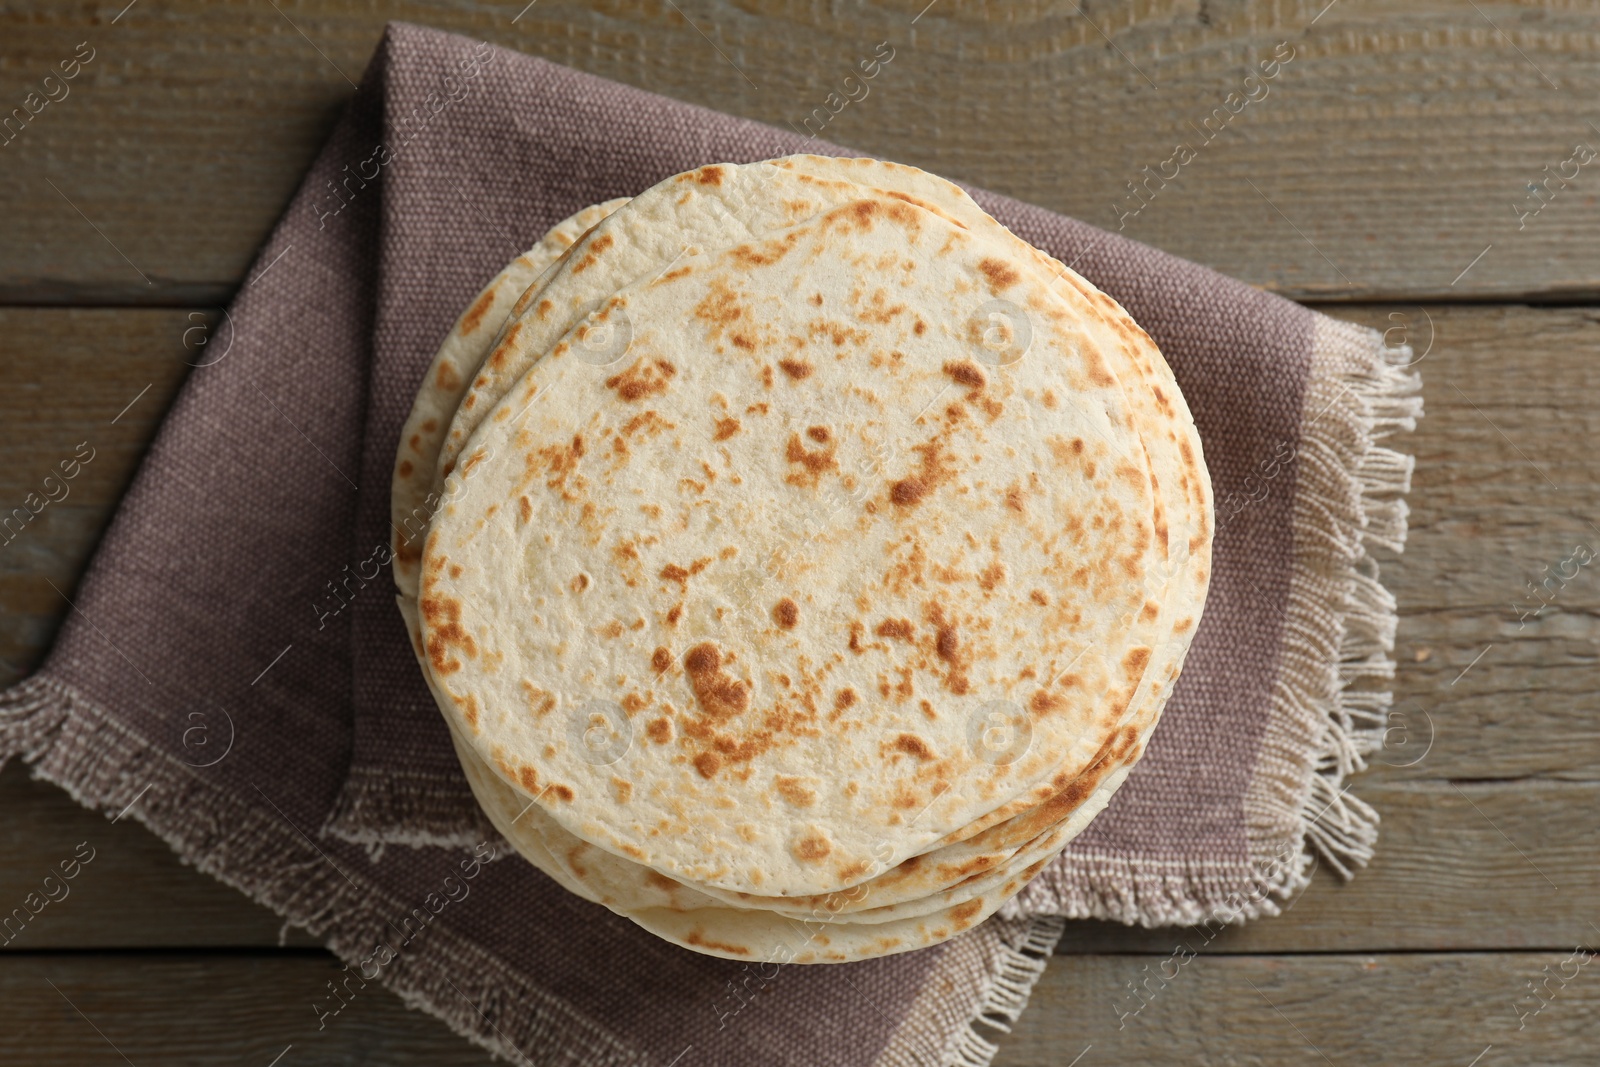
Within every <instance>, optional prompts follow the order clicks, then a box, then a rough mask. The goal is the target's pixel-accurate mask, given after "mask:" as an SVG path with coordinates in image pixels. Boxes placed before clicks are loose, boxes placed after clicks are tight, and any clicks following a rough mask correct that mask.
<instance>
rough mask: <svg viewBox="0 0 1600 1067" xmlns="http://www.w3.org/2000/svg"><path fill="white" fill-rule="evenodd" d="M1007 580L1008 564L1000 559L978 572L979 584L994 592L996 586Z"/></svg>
mask: <svg viewBox="0 0 1600 1067" xmlns="http://www.w3.org/2000/svg"><path fill="white" fill-rule="evenodd" d="M1005 580H1006V565H1005V564H1004V563H1001V562H1000V561H999V560H995V561H994V562H993V563H991V564H989V565H988V566H987V567H985V568H983V570H981V571H979V572H978V585H979V586H981V587H982V588H983V589H985V590H987V591H989V592H993V591H994V588H995V586H997V585H999V584H1000V583H1001V582H1003V581H1005Z"/></svg>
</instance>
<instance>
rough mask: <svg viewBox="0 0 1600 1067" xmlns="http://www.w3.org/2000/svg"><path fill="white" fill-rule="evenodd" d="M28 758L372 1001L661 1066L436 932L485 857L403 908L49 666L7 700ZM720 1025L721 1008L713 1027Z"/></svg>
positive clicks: (622, 1063)
mask: <svg viewBox="0 0 1600 1067" xmlns="http://www.w3.org/2000/svg"><path fill="white" fill-rule="evenodd" d="M15 756H21V757H23V758H24V759H25V760H26V761H27V762H29V763H30V764H31V765H32V766H33V772H34V774H35V776H37V777H40V778H43V779H45V780H47V781H50V782H53V783H55V784H56V785H58V786H60V787H61V788H63V789H65V790H66V791H67V792H68V793H69V794H71V796H72V798H73V799H74V800H76V801H77V802H78V803H79V804H82V805H83V806H85V807H89V808H97V809H99V810H102V811H105V812H107V813H108V814H112V813H115V815H116V818H117V819H121V818H123V817H124V816H126V817H127V818H130V819H136V820H138V821H139V822H141V823H143V824H144V825H145V826H147V827H148V828H149V829H150V830H151V831H152V832H154V833H155V834H156V835H157V836H158V837H160V838H161V839H162V840H164V841H166V842H167V844H168V845H170V846H171V847H172V849H173V850H174V851H175V852H176V853H177V854H178V856H179V857H180V858H183V859H184V862H186V863H189V864H191V865H193V866H194V867H196V868H198V869H199V870H201V871H204V872H205V873H207V874H209V875H211V876H212V877H214V878H216V879H218V880H219V881H221V882H223V883H224V884H226V885H229V886H232V887H233V888H234V889H237V890H239V891H240V892H242V893H244V894H245V895H246V896H248V897H250V898H251V899H252V900H255V901H257V902H259V903H261V904H264V905H266V906H267V907H269V908H271V909H272V910H273V911H275V912H277V913H278V914H279V915H281V916H283V917H284V919H285V920H287V922H288V923H289V924H291V925H294V926H298V927H301V928H303V929H305V930H307V931H309V932H310V933H311V934H312V935H313V936H315V937H317V938H319V939H321V940H323V941H324V942H325V943H326V944H327V946H328V948H329V949H330V950H331V951H332V952H334V954H335V955H337V956H339V957H340V959H342V960H344V961H345V970H344V972H342V973H341V976H340V977H339V982H340V984H341V985H342V986H343V987H344V992H345V993H346V994H354V995H355V996H359V995H360V994H361V991H362V990H363V989H365V987H366V985H367V984H368V983H371V982H379V983H381V984H383V985H386V986H387V987H388V988H390V989H391V990H393V991H394V992H395V993H396V994H398V995H399V997H400V999H401V1000H402V1001H404V1002H405V1003H406V1004H407V1006H409V1007H412V1008H416V1009H419V1010H422V1011H426V1012H428V1013H429V1014H432V1015H435V1016H437V1017H439V1018H440V1019H442V1020H443V1021H444V1022H445V1023H446V1025H448V1026H449V1027H450V1028H451V1029H452V1030H454V1031H456V1032H457V1033H458V1034H461V1035H462V1036H463V1037H466V1038H468V1039H469V1040H471V1041H474V1042H476V1043H477V1044H479V1045H481V1046H483V1047H485V1048H487V1049H489V1050H490V1051H491V1052H493V1053H495V1054H496V1055H498V1056H500V1057H502V1058H505V1059H507V1060H510V1061H512V1062H514V1063H522V1064H527V1063H528V1060H527V1058H526V1057H525V1056H524V1055H523V1054H522V1053H521V1052H520V1051H519V1048H546V1049H553V1048H559V1049H564V1050H567V1051H569V1052H572V1053H573V1054H574V1056H575V1057H576V1058H580V1059H581V1060H582V1062H584V1063H585V1064H593V1065H595V1067H646V1065H649V1064H655V1063H657V1062H658V1061H656V1060H655V1059H653V1058H652V1057H651V1056H649V1055H648V1054H647V1052H646V1051H645V1050H643V1049H640V1048H636V1047H633V1046H631V1045H629V1044H627V1043H625V1042H623V1041H621V1040H620V1039H618V1038H617V1037H616V1036H614V1035H613V1034H612V1033H611V1032H609V1031H608V1030H607V1029H605V1028H604V1027H602V1026H601V1025H599V1024H598V1023H596V1022H595V1021H593V1020H592V1019H590V1018H588V1017H587V1016H585V1015H583V1014H582V1013H581V1012H579V1011H578V1010H576V1009H575V1008H573V1007H572V1006H571V1005H570V1004H569V1003H568V1002H566V1001H565V1000H563V999H562V998H559V997H557V996H555V995H553V994H552V993H551V992H550V991H549V990H548V989H544V988H541V987H540V986H538V985H536V984H534V983H532V982H529V981H528V980H527V979H526V978H525V977H524V976H522V975H520V974H519V973H518V972H516V971H515V970H513V969H511V968H509V967H507V966H506V965H505V964H504V963H503V962H501V961H500V960H499V959H498V958H497V957H496V956H495V955H494V954H492V953H490V952H486V951H484V950H483V949H481V948H479V947H478V946H476V945H475V944H473V943H472V942H471V941H469V940H467V939H464V938H461V937H459V936H457V935H454V934H452V933H451V932H450V930H449V929H448V927H446V926H444V925H442V924H441V925H435V924H434V923H433V917H434V916H435V915H437V914H440V913H442V912H443V911H444V910H446V909H447V908H448V907H451V906H454V905H453V904H452V903H451V902H450V901H449V899H448V898H446V897H445V895H444V894H445V889H444V886H443V885H442V879H443V878H444V876H445V874H447V873H448V874H455V875H456V879H455V881H456V882H457V883H459V884H464V885H466V886H467V887H468V892H469V893H470V891H471V888H470V887H471V884H472V883H471V881H470V878H471V876H468V875H467V874H466V873H465V872H466V871H467V870H471V871H473V874H474V876H475V874H476V873H477V871H478V869H479V868H476V867H473V866H472V861H473V859H474V854H473V852H471V851H468V850H463V852H462V854H461V856H460V857H459V859H460V861H461V864H464V865H466V866H461V864H458V865H455V866H454V867H453V868H452V867H448V866H447V867H444V868H442V869H441V873H440V879H441V885H440V886H439V887H438V892H436V893H426V894H425V895H424V896H423V897H422V898H419V899H417V900H411V901H402V900H400V899H397V898H394V897H392V896H390V895H389V894H388V893H387V892H386V891H385V890H383V889H382V888H381V887H379V886H378V885H376V884H373V883H369V882H366V880H365V879H363V878H361V876H360V874H359V872H356V873H355V876H354V877H351V876H350V874H348V873H347V872H345V871H343V870H340V869H339V867H338V866H337V865H336V864H335V863H334V861H333V860H332V859H331V858H330V857H329V856H327V855H326V854H325V853H324V852H323V851H322V850H321V849H320V848H318V847H317V846H316V844H315V843H314V842H313V841H312V839H311V837H307V836H306V835H305V833H302V830H304V831H306V832H309V833H310V834H312V835H315V834H316V833H317V830H316V829H315V827H311V826H307V827H297V826H295V825H294V824H293V823H291V822H290V821H289V819H288V817H287V816H285V815H284V814H283V813H282V811H281V810H277V805H278V804H279V803H280V802H281V801H282V799H283V798H281V797H274V796H273V794H272V785H271V783H262V784H258V785H257V789H258V790H260V796H261V799H260V800H259V802H258V801H257V800H256V799H255V798H254V797H252V796H251V795H248V794H245V795H236V794H232V793H229V792H226V791H224V790H222V789H220V788H218V787H217V786H216V785H215V784H214V783H213V782H211V781H208V780H207V778H206V770H205V768H203V767H195V766H193V765H188V764H186V763H185V762H184V761H183V760H182V759H180V758H178V757H176V756H174V755H173V754H172V753H170V752H166V751H162V750H161V749H159V748H157V747H155V746H153V745H149V744H147V743H146V742H144V741H143V740H141V739H140V738H139V737H138V736H136V735H135V734H133V733H130V732H128V731H127V730H126V729H125V728H123V727H122V726H121V725H120V724H119V723H118V722H117V721H116V720H115V719H114V718H113V717H112V716H110V715H109V714H108V713H106V712H105V711H103V710H101V709H100V708H99V707H98V706H97V705H96V704H95V703H94V702H93V701H91V700H89V699H88V698H86V697H85V695H84V694H82V693H79V692H78V691H77V690H76V689H74V688H72V687H70V686H68V685H65V684H64V683H62V682H59V681H57V680H56V679H54V678H53V677H51V676H50V674H49V672H48V668H47V669H46V670H45V671H43V672H41V673H39V674H35V675H34V676H32V677H31V678H28V679H26V680H25V681H23V682H21V683H19V684H18V685H16V686H13V687H12V688H10V689H8V690H5V691H4V692H0V767H3V766H4V764H5V763H6V762H8V761H9V759H10V758H12V757H15ZM224 758H226V757H224ZM263 785H264V786H265V788H263ZM491 843H492V844H493V846H494V848H495V851H494V853H492V854H490V855H492V859H491V860H489V861H487V862H493V861H494V860H498V859H500V858H501V857H502V856H506V855H510V853H509V851H507V850H505V849H504V846H503V845H502V844H501V843H499V842H498V840H497V839H496V840H494V841H492V842H491ZM479 848H480V849H481V848H482V846H481V845H480V846H479ZM480 855H482V854H481V853H480ZM461 899H465V898H461ZM397 924H398V925H397ZM380 946H383V948H382V949H380ZM385 950H387V951H385ZM452 976H453V977H452ZM340 1005H341V1002H340V1001H339V1000H338V999H336V998H334V997H333V996H331V995H320V993H319V994H315V995H308V997H307V1001H306V1010H307V1012H308V1017H309V1013H310V1012H316V1013H317V1017H318V1018H319V1019H320V1020H322V1021H323V1022H324V1023H325V1024H326V1025H329V1026H336V1025H338V1022H337V1020H336V1019H334V1018H333V1016H335V1015H337V1010H335V1009H338V1010H342V1007H341V1006H340ZM324 1013H326V1015H327V1016H328V1017H327V1018H324ZM712 1018H713V1015H712V1013H711V1012H710V1011H709V1010H708V1012H707V1020H708V1022H709V1021H710V1020H711V1019H712ZM491 1019H493V1020H498V1021H497V1022H490V1021H489V1020H491Z"/></svg>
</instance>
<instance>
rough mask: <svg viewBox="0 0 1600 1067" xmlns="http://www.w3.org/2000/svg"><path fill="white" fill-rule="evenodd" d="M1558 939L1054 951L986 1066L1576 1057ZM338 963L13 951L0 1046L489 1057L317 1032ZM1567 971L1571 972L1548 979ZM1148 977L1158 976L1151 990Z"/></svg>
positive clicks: (1588, 997)
mask: <svg viewBox="0 0 1600 1067" xmlns="http://www.w3.org/2000/svg"><path fill="white" fill-rule="evenodd" d="M1592 936H1593V935H1591V937H1592ZM1592 943H1593V942H1592V941H1590V942H1588V944H1592ZM1572 949H1573V946H1567V947H1565V948H1563V949H1561V950H1559V951H1555V952H1548V953H1520V952H1503V953H1460V954H1448V955H1446V954H1433V953H1418V954H1375V955H1352V956H1274V957H1237V956H1231V957H1230V956H1211V955H1208V954H1206V953H1204V952H1201V953H1198V954H1197V955H1195V956H1194V957H1193V958H1184V959H1183V963H1182V965H1181V966H1180V965H1179V964H1178V962H1176V960H1175V959H1173V958H1172V957H1168V956H1135V955H1098V956H1082V957H1078V958H1074V959H1070V960H1067V959H1058V960H1056V961H1055V964H1054V965H1053V966H1052V967H1051V968H1050V969H1049V970H1048V971H1047V972H1046V973H1045V975H1044V977H1043V979H1041V981H1040V982H1039V984H1038V986H1037V987H1036V988H1035V990H1034V993H1033V999H1032V1003H1031V1005H1030V1007H1029V1009H1028V1011H1027V1012H1026V1013H1025V1014H1024V1015H1023V1017H1022V1020H1021V1022H1020V1023H1018V1025H1017V1026H1016V1028H1015V1030H1014V1031H1013V1032H1012V1033H1010V1034H1008V1035H1000V1036H1001V1040H1000V1042H999V1043H1000V1046H1001V1051H1000V1055H999V1056H998V1057H997V1058H996V1060H995V1064H996V1067H1067V1065H1068V1064H1069V1063H1072V1062H1073V1058H1074V1057H1076V1056H1080V1055H1082V1059H1080V1060H1078V1061H1077V1062H1078V1063H1079V1064H1081V1065H1082V1067H1093V1065H1095V1064H1100V1065H1105V1064H1135V1063H1136V1064H1141V1065H1149V1067H1161V1065H1164V1064H1173V1065H1183V1067H1194V1065H1211V1064H1258V1063H1259V1064H1287V1063H1304V1064H1312V1063H1316V1064H1321V1063H1325V1062H1326V1063H1335V1064H1353V1063H1378V1064H1412V1063H1434V1064H1446V1065H1453V1067H1467V1065H1468V1064H1470V1063H1472V1062H1473V1058H1474V1057H1475V1056H1478V1055H1480V1054H1482V1053H1483V1052H1484V1051H1485V1049H1486V1048H1488V1047H1489V1046H1493V1050H1492V1051H1491V1052H1489V1053H1488V1055H1487V1056H1485V1057H1484V1059H1483V1060H1481V1061H1479V1062H1480V1063H1481V1064H1483V1065H1484V1067H1493V1065H1496V1064H1509V1063H1541V1064H1576V1063H1588V1062H1591V1061H1592V1052H1593V1036H1592V1024H1593V1019H1594V1016H1595V1013H1596V1011H1597V1010H1600V978H1597V972H1596V964H1595V963H1594V962H1593V961H1591V962H1589V963H1588V964H1586V965H1584V966H1582V967H1580V966H1579V963H1578V961H1579V960H1581V958H1582V957H1581V956H1580V957H1577V958H1574V957H1573V955H1572ZM1568 960H1572V962H1567V961H1568ZM1563 964H1565V966H1563ZM1163 966H1164V967H1165V969H1164V970H1163ZM1547 968H1548V970H1547ZM336 970H337V968H336V967H335V966H334V964H333V963H332V962H331V960H329V959H328V958H326V957H321V956H318V955H312V954H263V955H237V954H235V955H227V956H218V955H205V954H192V953H169V954H162V955H143V954H100V953H85V954H73V955H68V956H62V955H52V954H41V955H36V956H29V957H22V958H13V959H10V960H8V961H7V964H6V966H5V967H4V968H0V997H3V999H4V1002H5V1004H6V1011H7V1014H8V1015H10V1016H11V1017H12V1018H17V1019H27V1020H28V1025H27V1026H8V1027H5V1028H3V1029H0V1058H3V1059H4V1061H5V1062H6V1063H8V1064H12V1063H14V1064H19V1065H30V1067H31V1065H33V1064H60V1063H71V1064H100V1063H104V1064H113V1063H123V1062H125V1061H126V1062H129V1063H134V1064H148V1063H175V1062H176V1063H183V1064H194V1065H197V1067H201V1065H211V1064H216V1065H219V1067H220V1065H224V1064H225V1065H229V1067H232V1065H236V1064H240V1063H245V1064H257V1065H261V1067H265V1065H267V1064H270V1063H272V1062H273V1057H275V1056H277V1055H279V1054H280V1053H283V1052H284V1050H285V1049H290V1051H289V1052H288V1054H287V1055H285V1056H284V1058H283V1060H282V1061H281V1062H282V1063H283V1064H284V1065H285V1067H288V1065H290V1064H294V1065H296V1067H310V1065H319V1064H329V1065H333V1064H339V1065H343V1064H350V1063H384V1064H394V1065H396V1067H403V1065H409V1064H448V1065H456V1064H460V1065H467V1064H474V1065H476V1064H488V1063H490V1062H493V1061H491V1060H490V1059H489V1058H488V1057H487V1056H486V1055H485V1054H484V1053H482V1052H481V1051H479V1050H476V1049H474V1048H473V1047H472V1046H471V1045H469V1044H467V1043H466V1042H465V1041H462V1040H461V1039H459V1038H457V1037H456V1036H455V1035H454V1034H452V1033H451V1032H450V1031H449V1030H448V1029H446V1027H445V1026H444V1024H442V1023H440V1022H438V1021H437V1020H435V1019H433V1018H431V1017H429V1016H426V1015H423V1014H421V1013H419V1012H413V1011H406V1010H405V1009H404V1008H403V1007H402V1006H401V1003H400V1001H399V1000H398V998H396V997H395V996H394V995H393V994H391V993H389V992H387V991H385V990H382V989H378V988H376V987H372V986H369V987H368V988H367V989H366V990H361V991H358V992H357V993H356V996H355V998H354V999H353V1000H352V1001H351V1002H350V1004H349V1006H348V1007H346V1008H345V1009H344V1011H343V1012H341V1013H340V1015H338V1016H337V1017H334V1018H332V1019H330V1020H329V1021H328V1025H327V1027H326V1028H325V1029H323V1030H321V1031H318V1030H317V1015H316V1013H315V1010H314V1009H313V1007H312V1004H313V1002H315V1001H319V1000H325V999H326V996H327V994H326V991H325V986H324V983H326V982H327V981H329V980H330V979H331V978H332V977H333V975H334V974H335V972H336ZM1563 973H1565V974H1568V975H1573V974H1575V977H1572V978H1570V979H1569V980H1568V981H1567V982H1566V984H1565V985H1562V984H1561V982H1560V977H1561V975H1562V974H1563ZM1163 974H1166V975H1172V976H1173V977H1172V978H1171V979H1170V980H1169V981H1165V982H1163V981H1162V979H1161V975H1163ZM1547 980H1548V984H1545V983H1546V982H1547ZM1530 981H1531V982H1534V983H1535V984H1538V985H1540V988H1541V989H1543V990H1546V992H1545V994H1544V998H1545V1006H1544V1007H1543V1009H1542V1010H1541V1011H1540V1012H1539V1013H1538V1014H1537V1015H1532V1014H1529V1016H1528V1017H1527V1018H1526V1020H1525V1025H1524V1026H1523V1027H1522V1029H1520V1030H1519V1029H1518V1025H1519V1017H1518V1011H1519V1010H1521V1011H1523V1012H1530V1013H1531V1011H1532V1008H1533V1007H1535V1006H1537V1003H1538V1002H1537V1001H1535V1000H1534V999H1533V997H1532V995H1531V994H1530V993H1529V991H1528V988H1529V987H1528V983H1529V982H1530ZM1130 982H1132V983H1134V984H1135V985H1136V986H1141V987H1142V988H1143V989H1145V990H1146V992H1145V993H1144V998H1143V1000H1144V1004H1145V1006H1144V1008H1143V1010H1142V1011H1139V1013H1138V1014H1137V1015H1133V1014H1128V1015H1126V1016H1124V1014H1123V1013H1131V1012H1133V1011H1134V1009H1136V1008H1137V1007H1138V1005H1139V1004H1140V1000H1139V999H1137V998H1136V997H1135V995H1134V993H1133V992H1132V990H1131V989H1130V988H1129V983H1130ZM1519 998H1520V999H1519ZM1119 1024H1120V1029H1119ZM1091 1046H1092V1047H1091ZM1085 1049H1089V1051H1088V1052H1087V1053H1086V1054H1085V1052H1084V1050H1085ZM119 1053H120V1054H121V1056H119ZM123 1057H125V1058H126V1059H125V1061H124V1059H123ZM686 1062H687V1063H689V1064H692V1063H693V1060H692V1059H690V1060H688V1061H686Z"/></svg>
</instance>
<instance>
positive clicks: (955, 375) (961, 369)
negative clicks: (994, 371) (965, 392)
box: [944, 359, 989, 389]
mask: <svg viewBox="0 0 1600 1067" xmlns="http://www.w3.org/2000/svg"><path fill="white" fill-rule="evenodd" d="M944 372H945V373H946V374H948V375H949V376H950V377H951V378H952V379H953V380H954V381H955V382H956V383H957V384H959V385H964V386H966V387H967V388H968V389H982V388H983V387H984V386H986V385H988V384H989V379H988V378H987V377H986V376H985V375H984V373H983V368H982V367H980V366H978V365H977V364H976V363H974V362H972V360H970V359H963V360H952V361H951V362H949V363H946V364H945V365H944Z"/></svg>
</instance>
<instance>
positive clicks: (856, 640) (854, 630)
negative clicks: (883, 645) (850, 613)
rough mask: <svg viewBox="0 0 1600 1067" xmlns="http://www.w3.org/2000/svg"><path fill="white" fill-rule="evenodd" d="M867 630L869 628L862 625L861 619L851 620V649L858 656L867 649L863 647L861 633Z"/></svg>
mask: <svg viewBox="0 0 1600 1067" xmlns="http://www.w3.org/2000/svg"><path fill="white" fill-rule="evenodd" d="M866 632H867V628H866V627H865V626H863V625H861V623H860V622H859V621H857V620H854V619H852V620H851V622H850V651H851V652H854V653H855V654H856V655H858V656H859V655H861V654H862V653H863V652H865V651H866V648H865V647H863V646H862V644H861V635H862V634H864V633H866Z"/></svg>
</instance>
